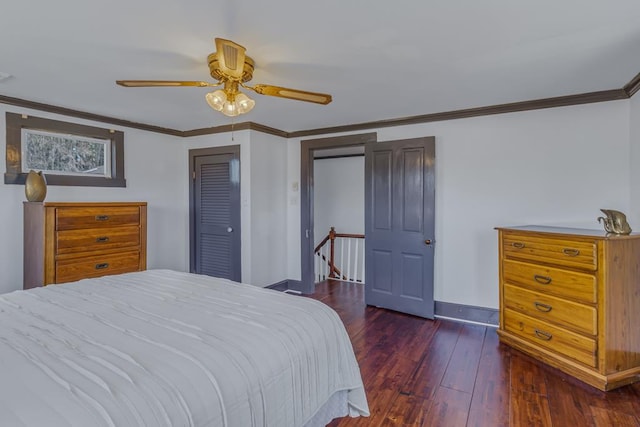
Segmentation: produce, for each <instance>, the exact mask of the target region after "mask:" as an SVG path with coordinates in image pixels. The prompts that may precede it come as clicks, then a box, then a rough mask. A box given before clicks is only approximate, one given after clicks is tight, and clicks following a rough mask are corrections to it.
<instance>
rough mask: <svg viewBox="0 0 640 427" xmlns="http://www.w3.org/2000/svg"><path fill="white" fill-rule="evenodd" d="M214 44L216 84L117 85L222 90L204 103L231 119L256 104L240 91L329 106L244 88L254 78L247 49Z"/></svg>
mask: <svg viewBox="0 0 640 427" xmlns="http://www.w3.org/2000/svg"><path fill="white" fill-rule="evenodd" d="M215 42H216V52H214V53H212V54H210V55H209V56H208V57H207V62H208V63H209V71H210V73H211V77H213V78H214V79H216V80H217V81H218V82H217V83H208V82H203V81H181V80H116V83H117V84H119V85H120V86H125V87H149V86H195V87H218V86H222V87H223V88H222V89H218V90H215V91H213V92H209V93H207V94H206V95H205V99H206V100H207V103H208V104H209V106H211V108H213V109H214V110H216V111H220V112H221V113H222V114H224V115H226V116H230V117H234V116H237V115H239V114H244V113H248V112H249V111H251V109H253V107H254V105H255V101H254V100H253V99H251V98H249V97H248V96H247V95H246V94H244V93H242V92H241V91H240V89H239V88H240V87H243V88H245V89H249V90H252V91H254V92H256V93H259V94H260V95H268V96H278V97H280V98H288V99H294V100H296V101H306V102H314V103H316V104H323V105H326V104H328V103H330V102H331V95H327V94H325V93H316V92H307V91H303V90H298V89H289V88H285V87H280V86H271V85H263V84H257V85H255V86H249V85H246V84H245V83H246V82H248V81H250V80H251V79H252V78H253V69H254V61H253V59H251V58H250V57H249V56H247V55H246V54H245V51H246V49H245V48H244V47H243V46H241V45H239V44H237V43H234V42H232V41H231V40H225V39H220V38H216V39H215Z"/></svg>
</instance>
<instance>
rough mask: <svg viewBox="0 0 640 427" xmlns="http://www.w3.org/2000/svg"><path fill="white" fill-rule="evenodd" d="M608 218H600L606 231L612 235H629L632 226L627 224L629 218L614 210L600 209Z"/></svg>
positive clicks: (599, 220)
mask: <svg viewBox="0 0 640 427" xmlns="http://www.w3.org/2000/svg"><path fill="white" fill-rule="evenodd" d="M600 210H601V211H602V213H603V214H605V215H606V216H607V217H606V218H604V217H601V216H600V217H598V222H603V223H604V230H605V231H606V232H607V233H612V234H629V233H631V226H629V223H628V222H627V216H626V215H625V214H623V213H622V212H620V211H615V210H613V209H600Z"/></svg>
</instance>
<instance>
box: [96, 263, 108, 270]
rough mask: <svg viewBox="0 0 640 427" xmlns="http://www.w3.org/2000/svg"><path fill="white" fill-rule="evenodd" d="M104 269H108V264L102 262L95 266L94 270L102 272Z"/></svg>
mask: <svg viewBox="0 0 640 427" xmlns="http://www.w3.org/2000/svg"><path fill="white" fill-rule="evenodd" d="M105 268H109V263H108V262H103V263H100V264H96V270H104V269H105Z"/></svg>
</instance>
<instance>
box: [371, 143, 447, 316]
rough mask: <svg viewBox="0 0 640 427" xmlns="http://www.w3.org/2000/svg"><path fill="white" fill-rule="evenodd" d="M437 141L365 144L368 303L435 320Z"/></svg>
mask: <svg viewBox="0 0 640 427" xmlns="http://www.w3.org/2000/svg"><path fill="white" fill-rule="evenodd" d="M434 167H435V138H433V137H428V138H416V139H407V140H401V141H388V142H376V143H368V144H366V146H365V192H366V193H365V204H366V205H365V206H366V208H365V236H366V237H365V248H366V267H365V268H366V275H365V302H366V303H367V304H368V305H374V306H378V307H383V308H388V309H391V310H396V311H400V312H403V313H409V314H413V315H416V316H421V317H427V318H430V319H432V318H433V311H434V302H433V255H434V247H433V246H434V243H435V241H434V221H435V220H434V205H435V179H434V178H435V177H434V172H435V171H434Z"/></svg>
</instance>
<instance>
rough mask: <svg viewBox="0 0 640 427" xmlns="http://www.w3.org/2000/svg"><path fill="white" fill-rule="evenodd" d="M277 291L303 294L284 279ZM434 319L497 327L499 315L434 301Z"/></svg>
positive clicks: (296, 282)
mask: <svg viewBox="0 0 640 427" xmlns="http://www.w3.org/2000/svg"><path fill="white" fill-rule="evenodd" d="M265 287H266V288H269V289H275V290H277V291H287V290H293V291H296V292H303V289H302V282H301V281H300V280H293V279H285V280H281V281H279V282H277V283H274V284H272V285H269V286H265ZM434 314H435V317H438V318H442V319H449V320H455V321H459V322H467V323H477V324H481V325H488V326H494V327H497V326H498V323H499V320H500V315H499V311H498V310H496V309H495V308H487V307H478V306H475V305H464V304H456V303H453V302H444V301H435V308H434Z"/></svg>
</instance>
